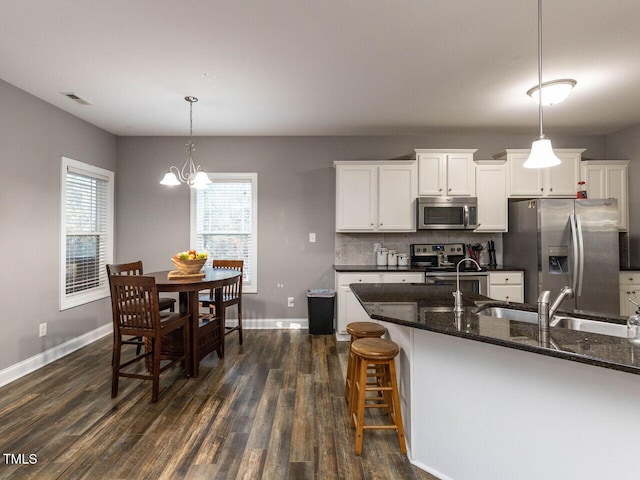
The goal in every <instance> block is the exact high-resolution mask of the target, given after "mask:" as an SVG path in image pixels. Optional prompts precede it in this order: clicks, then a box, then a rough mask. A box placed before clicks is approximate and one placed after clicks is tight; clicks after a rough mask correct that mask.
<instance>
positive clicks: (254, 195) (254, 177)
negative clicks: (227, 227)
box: [189, 172, 258, 293]
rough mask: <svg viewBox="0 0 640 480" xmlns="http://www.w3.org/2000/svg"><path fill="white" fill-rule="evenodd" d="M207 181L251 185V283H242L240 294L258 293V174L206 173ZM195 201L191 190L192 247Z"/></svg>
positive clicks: (194, 241)
mask: <svg viewBox="0 0 640 480" xmlns="http://www.w3.org/2000/svg"><path fill="white" fill-rule="evenodd" d="M207 175H208V177H209V180H211V181H212V182H214V183H215V182H216V181H229V180H245V181H246V180H249V183H250V184H251V238H252V241H251V246H250V248H249V252H250V253H249V255H250V256H251V260H252V262H251V270H252V280H253V281H252V282H250V283H249V282H245V281H243V282H242V293H258V173H257V172H234V173H210V172H207ZM197 199H198V191H197V189H195V188H192V189H191V195H190V226H189V230H190V235H189V242H190V245H191V246H192V247H194V246H195V245H197V244H198V232H197V214H198V212H197V208H198V205H197Z"/></svg>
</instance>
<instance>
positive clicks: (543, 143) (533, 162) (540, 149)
mask: <svg viewBox="0 0 640 480" xmlns="http://www.w3.org/2000/svg"><path fill="white" fill-rule="evenodd" d="M538 119H539V121H540V137H539V138H538V140H535V141H534V142H533V143H532V144H531V153H530V154H529V158H527V161H526V162H524V165H523V167H525V168H545V167H553V166H556V165H560V163H561V162H560V159H559V158H558V157H556V154H555V153H553V148H552V147H551V140H549V139H548V138H547V137H546V135H545V134H544V132H543V130H542V0H538Z"/></svg>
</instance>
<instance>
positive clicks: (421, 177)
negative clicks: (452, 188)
mask: <svg viewBox="0 0 640 480" xmlns="http://www.w3.org/2000/svg"><path fill="white" fill-rule="evenodd" d="M417 158H418V195H421V196H432V197H433V196H437V197H439V196H441V195H446V192H445V187H446V178H445V176H446V165H445V155H444V154H441V153H428V154H427V153H425V154H420V155H418V156H417Z"/></svg>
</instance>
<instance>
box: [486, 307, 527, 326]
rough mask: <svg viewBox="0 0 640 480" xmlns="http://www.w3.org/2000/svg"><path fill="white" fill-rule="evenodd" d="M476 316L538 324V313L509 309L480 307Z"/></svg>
mask: <svg viewBox="0 0 640 480" xmlns="http://www.w3.org/2000/svg"><path fill="white" fill-rule="evenodd" d="M476 314H478V315H485V316H489V317H495V318H507V319H509V320H516V321H518V322H527V323H538V312H531V311H527V310H516V309H515V308H509V307H496V306H493V307H480V308H479V309H478V310H476Z"/></svg>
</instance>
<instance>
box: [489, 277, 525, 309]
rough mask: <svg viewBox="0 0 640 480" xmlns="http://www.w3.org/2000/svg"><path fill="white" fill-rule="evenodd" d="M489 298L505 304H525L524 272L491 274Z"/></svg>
mask: <svg viewBox="0 0 640 480" xmlns="http://www.w3.org/2000/svg"><path fill="white" fill-rule="evenodd" d="M488 283H489V286H488V290H489V291H488V294H487V296H488V297H490V298H492V299H494V300H500V301H505V302H516V303H522V302H524V274H523V272H504V271H503V272H489V281H488Z"/></svg>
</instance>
